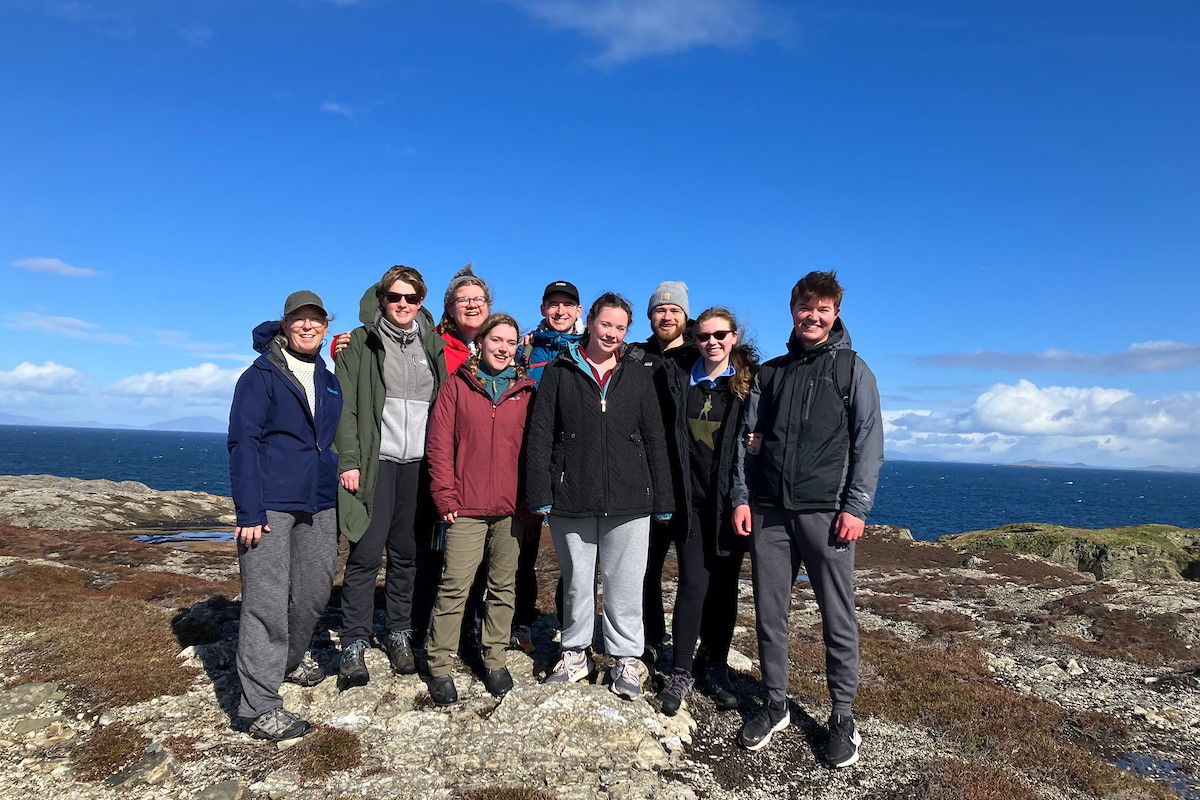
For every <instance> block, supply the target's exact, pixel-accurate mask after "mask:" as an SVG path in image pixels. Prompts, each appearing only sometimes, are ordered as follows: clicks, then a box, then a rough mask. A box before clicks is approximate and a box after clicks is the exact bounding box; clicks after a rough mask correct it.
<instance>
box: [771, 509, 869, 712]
mask: <svg viewBox="0 0 1200 800" xmlns="http://www.w3.org/2000/svg"><path fill="white" fill-rule="evenodd" d="M752 512H753V513H752V519H753V530H752V532H751V534H750V561H751V563H752V564H753V565H754V614H755V618H756V624H757V627H758V655H759V661H760V663H761V664H762V675H763V684H764V685H765V686H766V688H767V698H768V700H769V701H770V702H771V704H772V705H775V706H777V707H778V706H780V705H785V704H786V703H787V687H788V609H789V607H790V605H791V599H792V584H793V583H794V582H795V580H796V572H797V571H798V570H799V568H800V564H801V563H803V564H804V565H805V567H806V569H807V572H808V580H809V582H810V583H811V584H812V588H813V593H814V594H815V595H816V598H817V607H818V608H819V609H820V611H821V630H822V634H823V636H824V639H825V680H826V682H827V683H828V685H829V698H830V700H832V701H833V709H832V712H833V713H834V714H847V715H848V714H850V713H851V706H852V705H854V696H855V694H857V692H858V619H857V618H856V617H855V615H854V543H853V542H851V543H850V544H849V545H841V546H839V545H838V544H837V542H835V541H834V534H833V524H834V520H835V518H836V517H837V514H836V513H835V512H833V511H810V512H795V511H784V510H782V509H778V508H768V507H765V506H757V507H755V508H753V509H752Z"/></svg>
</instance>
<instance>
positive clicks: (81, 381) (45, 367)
mask: <svg viewBox="0 0 1200 800" xmlns="http://www.w3.org/2000/svg"><path fill="white" fill-rule="evenodd" d="M0 390H3V391H4V392H5V393H6V394H7V393H9V392H32V393H34V394H82V393H83V392H85V391H86V390H87V380H86V379H85V378H84V376H83V375H81V374H80V373H79V372H77V371H76V370H74V369H72V368H71V367H64V366H63V365H62V364H56V363H54V362H53V361H46V362H45V363H43V364H40V365H39V364H31V363H29V362H28V361H22V362H21V363H20V364H18V365H17V366H16V367H14V368H13V369H11V370H8V371H7V372H6V371H3V370H0Z"/></svg>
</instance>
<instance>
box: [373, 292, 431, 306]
mask: <svg viewBox="0 0 1200 800" xmlns="http://www.w3.org/2000/svg"><path fill="white" fill-rule="evenodd" d="M383 299H384V300H385V301H387V302H388V303H391V304H392V305H395V304H396V303H399V302H400V301H401V300H403V301H404V302H406V303H408V304H409V305H410V306H419V305H421V300H422V299H423V298H422V297H421V295H419V294H405V293H401V292H384V293H383Z"/></svg>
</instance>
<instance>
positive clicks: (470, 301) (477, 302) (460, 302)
mask: <svg viewBox="0 0 1200 800" xmlns="http://www.w3.org/2000/svg"><path fill="white" fill-rule="evenodd" d="M486 302H487V298H486V297H456V298H454V305H456V306H481V305H483V304H484V303H486Z"/></svg>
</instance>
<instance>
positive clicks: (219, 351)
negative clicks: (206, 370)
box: [153, 330, 256, 365]
mask: <svg viewBox="0 0 1200 800" xmlns="http://www.w3.org/2000/svg"><path fill="white" fill-rule="evenodd" d="M153 333H154V338H155V339H156V340H157V341H158V343H159V344H161V345H164V346H166V347H175V348H178V349H180V350H185V351H187V352H188V353H191V354H192V355H193V356H195V357H196V358H204V359H209V360H218V361H234V362H236V363H239V364H245V365H248V364H250V363H251V362H252V361H254V359H255V358H256V355H255V354H254V353H240V352H236V351H235V349H234V347H233V345H231V344H229V343H222V342H197V341H194V340H193V339H192V337H191V336H190V335H189V334H187V333H185V332H184V331H172V330H156V331H154V332H153Z"/></svg>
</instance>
